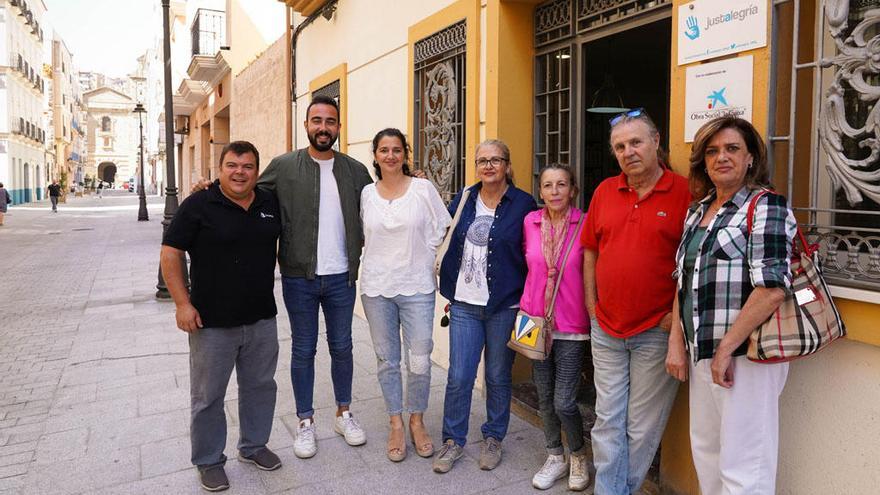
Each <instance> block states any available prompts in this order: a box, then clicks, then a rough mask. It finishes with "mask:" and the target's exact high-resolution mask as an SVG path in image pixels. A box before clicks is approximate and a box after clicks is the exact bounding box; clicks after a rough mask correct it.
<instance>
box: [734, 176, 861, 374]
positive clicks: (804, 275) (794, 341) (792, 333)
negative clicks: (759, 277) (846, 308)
mask: <svg viewBox="0 0 880 495" xmlns="http://www.w3.org/2000/svg"><path fill="white" fill-rule="evenodd" d="M768 192H769V191H767V190H766V189H765V190H764V191H762V192H760V193H758V194H757V195H756V196H755V197H754V198H752V201H751V202H750V203H749V210H748V216H747V217H746V218H747V220H746V221H747V225H748V232H749V234H751V233H752V219H753V217H754V212H755V204H756V203H757V201H758V199H759V198H760V197H761V196H763V195H764V194H767V193H768ZM790 269H791V291H790V292H789V293H788V294H787V295H786V297H785V300H784V301H783V302H782V304H780V305H779V307H778V308H776V311H774V312H773V314H772V315H770V318H769V319H768V320H767V321H765V322H764V323H762V324H761V325H760V326H759V327H758V328H756V329H755V331H753V332H752V334H751V336H750V337H749V349H748V358H749V359H750V360H752V361H756V362H761V363H778V362H782V361H790V360H792V359H797V358H799V357H803V356H808V355H810V354H814V353H816V352H818V351H819V350H820V349H822V348H824V347H825V346H827V345H828V344H830V343H831V342H833V341H835V340H837V339H839V338H840V337H843V336H844V335H846V327H845V326H844V324H843V320H841V319H840V313H839V312H838V311H837V307H835V306H834V300H833V299H832V298H831V293H830V292H829V290H828V286H827V285H826V284H825V280H824V279H823V278H822V269H821V266H820V263H819V253H818V248H817V246H814V245H813V246H811V245H810V244H808V243H807V239H806V237H804V234H803V232H801V229H800V227H798V230H797V237H796V238H795V240H794V246H793V248H792V254H791V268H790Z"/></svg>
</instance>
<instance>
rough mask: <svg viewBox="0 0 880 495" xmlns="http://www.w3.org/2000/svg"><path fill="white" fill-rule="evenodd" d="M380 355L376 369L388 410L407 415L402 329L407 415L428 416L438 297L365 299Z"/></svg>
mask: <svg viewBox="0 0 880 495" xmlns="http://www.w3.org/2000/svg"><path fill="white" fill-rule="evenodd" d="M361 301H362V302H363V304H364V313H365V314H366V316H367V321H368V322H369V323H370V336H371V337H372V339H373V350H374V351H375V352H376V369H377V372H378V378H379V385H380V386H381V387H382V395H383V396H384V397H385V407H386V409H387V410H388V414H389V415H391V416H394V415H398V414H401V413H402V412H403V411H404V404H403V379H402V377H401V373H400V344H401V338H400V334H401V329H402V330H403V351H404V352H403V356H404V362H405V363H406V412H408V413H410V414H412V413H424V412H425V410H426V409H427V408H428V395H429V394H430V392H431V351H432V350H434V340H433V332H434V293H433V292H431V293H430V294H414V295H411V296H394V297H382V296H377V297H370V296H361Z"/></svg>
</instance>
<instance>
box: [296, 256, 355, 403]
mask: <svg viewBox="0 0 880 495" xmlns="http://www.w3.org/2000/svg"><path fill="white" fill-rule="evenodd" d="M281 289H282V292H283V294H284V305H285V306H286V307H287V314H288V315H289V316H290V332H291V337H292V339H291V340H292V345H291V347H292V350H291V356H290V381H291V382H292V383H293V398H294V400H295V401H296V415H297V416H298V417H299V418H300V419H305V418H311V417H312V415H313V414H314V413H315V409H314V407H313V406H312V398H313V394H314V388H315V353H316V352H317V349H318V306H319V305H320V306H321V308H322V309H323V311H324V322H325V323H326V325H327V345H328V347H329V348H330V377H331V379H332V380H333V393H334V395H335V397H336V404H337V405H339V406H347V405H349V404H351V380H352V375H353V373H354V357H353V356H352V343H351V319H352V315H353V314H354V298H355V289H354V284H351V283H349V281H348V273H347V272H346V273H339V274H335V275H318V276H317V277H315V278H314V279H313V280H308V279H306V278H304V277H281Z"/></svg>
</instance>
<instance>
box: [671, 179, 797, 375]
mask: <svg viewBox="0 0 880 495" xmlns="http://www.w3.org/2000/svg"><path fill="white" fill-rule="evenodd" d="M758 192H760V190H750V189H749V188H748V187H747V186H744V187H743V188H742V189H740V190H739V191H738V192H737V193H736V194H735V195H734V196H733V198H731V199H730V200H729V201H727V202H725V203H724V204H723V205H722V206H721V209H719V210H718V213H717V214H716V215H715V218H713V219H712V221H711V222H710V223H709V225H708V227H707V228H706V235H705V237H704V238H703V242H702V243H701V244H700V247H699V251H698V253H697V259H696V262H695V264H694V271H693V273H692V274H686V273H684V272H683V266H684V256H685V251H686V249H687V245H688V242H690V240H691V237H693V235H694V233H695V232H696V230H697V227H698V226H699V225H700V221H701V220H702V218H703V215H705V214H706V210H707V209H708V208H709V205H710V204H711V203H712V201H714V200H715V192H714V191H712V192H711V193H710V194H709V196H707V197H706V198H704V199H703V200H701V201H700V202H699V203H697V204H695V205H694V206H692V207H691V208H690V210H689V211H688V216H687V219H686V220H685V225H684V235H683V236H682V240H681V244H679V246H678V251H677V252H676V255H675V260H676V269H675V273H674V276H675V277H676V278H677V279H678V300H679V302H682V301H684V294H683V293H682V291H683V284H682V277H684V276H687V275H690V276H692V277H693V279H692V284H691V286H692V287H693V291H694V294H693V296H694V297H693V301H694V306H693V314H691V315H684V314H681V317H682V318H692V319H693V324H694V330H695V331H694V341H693V342H688V350H689V351H690V354H691V356H692V357H693V359H694V362H697V361H699V360H700V359H710V358H712V356H714V355H715V349H716V347H717V346H718V344H719V343H720V342H721V339H722V338H723V337H724V334H726V333H727V331H728V330H729V329H730V327H731V325H733V322H734V321H736V318H737V316H738V315H739V312H740V310H741V309H742V307H743V305H744V304H745V303H746V300H747V299H748V298H749V295H751V293H752V290H753V288H754V287H767V288H773V287H779V288H782V289H785V290H786V291H788V289H789V287H790V285H791V274H790V272H789V263H790V261H789V259H790V257H791V247H792V241H793V239H794V235H795V232H796V229H797V222H796V220H795V218H794V214H793V213H792V211H791V210H790V209H789V208H788V203H787V201H786V199H785V197H784V196H780V195H778V194H772V193H768V194H765V195H764V196H763V197H761V198H760V199H759V200H758V202H757V204H756V205H755V210H754V218H753V221H752V233H751V235H749V233H748V224H747V222H746V215H747V214H748V209H749V202H750V201H751V198H752V197H753V196H754V195H756V194H757V193H758ZM679 310H680V312H681V313H684V310H685V308H683V307H680V308H679ZM747 347H748V340H747V341H746V342H744V343H743V344H742V345H741V346H740V347H739V348H738V349H737V350H736V351H735V352H734V353H733V355H734V356H740V355H743V354H745V353H746V349H747Z"/></svg>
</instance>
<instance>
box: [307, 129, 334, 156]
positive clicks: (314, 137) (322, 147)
mask: <svg viewBox="0 0 880 495" xmlns="http://www.w3.org/2000/svg"><path fill="white" fill-rule="evenodd" d="M308 136H309V144H311V145H312V148H315V149H316V150H318V151H329V150H330V149H331V148H333V143H335V142H336V138H337V137H338V136H334V135H332V134H330V133H329V132H326V131H324V132H316V133H315V134H309V135H308ZM319 136H328V137H330V140H329V141H327V144H320V143H318V137H319Z"/></svg>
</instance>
